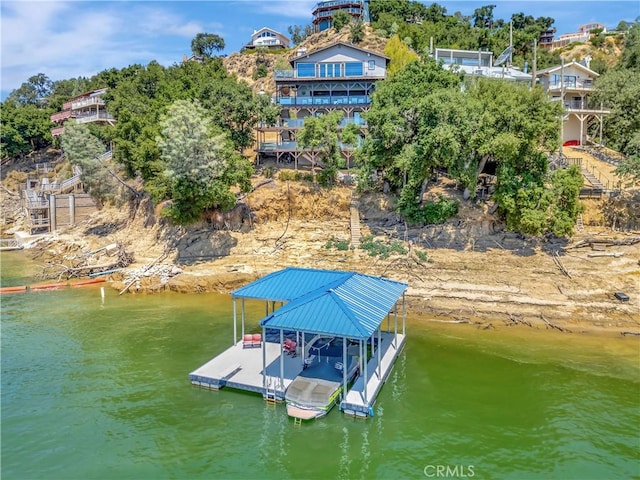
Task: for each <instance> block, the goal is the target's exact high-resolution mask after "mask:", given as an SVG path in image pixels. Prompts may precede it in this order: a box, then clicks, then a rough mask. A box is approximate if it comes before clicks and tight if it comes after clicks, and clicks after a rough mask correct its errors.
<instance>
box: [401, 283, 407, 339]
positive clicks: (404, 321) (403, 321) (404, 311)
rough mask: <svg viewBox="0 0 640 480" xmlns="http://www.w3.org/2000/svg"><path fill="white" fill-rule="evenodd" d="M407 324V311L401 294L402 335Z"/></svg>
mask: <svg viewBox="0 0 640 480" xmlns="http://www.w3.org/2000/svg"><path fill="white" fill-rule="evenodd" d="M406 323H407V309H406V304H405V296H404V293H403V294H402V335H406V333H405V331H404V329H405V327H406Z"/></svg>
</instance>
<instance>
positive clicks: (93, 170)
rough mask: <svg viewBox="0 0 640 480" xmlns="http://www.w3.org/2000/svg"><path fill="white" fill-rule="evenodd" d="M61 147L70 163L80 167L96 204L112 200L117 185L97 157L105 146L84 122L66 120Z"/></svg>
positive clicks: (83, 180)
mask: <svg viewBox="0 0 640 480" xmlns="http://www.w3.org/2000/svg"><path fill="white" fill-rule="evenodd" d="M62 148H63V150H64V152H65V154H66V156H67V159H68V160H69V162H71V164H72V165H77V166H78V167H80V169H81V171H82V173H81V175H80V178H81V180H82V183H84V185H85V187H86V188H87V189H88V192H89V194H90V195H91V197H92V198H93V199H95V200H96V202H97V203H98V204H104V203H106V202H107V201H110V200H114V199H115V198H116V196H117V192H118V185H117V182H116V180H115V178H114V175H113V174H112V173H111V172H110V171H109V168H108V167H107V166H106V165H104V163H103V162H101V161H100V160H99V159H98V157H99V156H100V155H101V154H103V153H104V152H105V146H104V144H102V142H100V140H98V139H97V138H96V137H95V136H93V135H92V134H91V132H90V131H89V128H88V127H87V125H86V124H79V123H76V122H75V121H73V120H70V121H68V122H67V123H66V124H65V127H64V133H63V134H62Z"/></svg>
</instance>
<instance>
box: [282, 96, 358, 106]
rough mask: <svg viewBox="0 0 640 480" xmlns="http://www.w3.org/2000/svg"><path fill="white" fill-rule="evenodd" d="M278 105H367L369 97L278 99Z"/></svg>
mask: <svg viewBox="0 0 640 480" xmlns="http://www.w3.org/2000/svg"><path fill="white" fill-rule="evenodd" d="M276 102H277V103H279V104H280V105H299V106H313V105H321V106H322V105H324V106H329V105H333V106H342V105H369V104H370V103H371V97H370V96H368V95H353V96H343V95H341V96H329V97H280V98H277V99H276Z"/></svg>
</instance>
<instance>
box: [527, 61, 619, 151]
mask: <svg viewBox="0 0 640 480" xmlns="http://www.w3.org/2000/svg"><path fill="white" fill-rule="evenodd" d="M597 77H598V74H597V73H596V72H594V71H593V70H591V69H589V68H587V67H586V66H584V65H582V64H581V63H578V62H575V61H573V62H571V63H569V64H568V65H559V66H556V67H551V68H547V69H544V70H541V71H539V72H538V74H537V75H536V78H537V79H539V82H540V84H541V85H542V87H543V88H544V89H545V91H546V92H547V93H548V95H549V98H550V100H551V101H558V102H562V105H563V106H564V108H565V115H564V121H563V124H562V143H563V145H567V146H569V145H584V144H585V142H586V140H587V132H588V131H595V130H597V131H598V133H599V137H600V143H602V120H603V118H604V115H606V114H608V113H610V112H609V111H608V110H605V109H604V108H603V106H602V105H595V104H594V103H593V102H592V101H591V99H590V95H591V93H592V92H593V82H594V80H595V79H596V78H597Z"/></svg>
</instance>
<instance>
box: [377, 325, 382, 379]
mask: <svg viewBox="0 0 640 480" xmlns="http://www.w3.org/2000/svg"><path fill="white" fill-rule="evenodd" d="M381 330H382V327H380V325H378V379H380V378H382V358H381V355H382V353H381V352H382V348H380V346H381V345H380V341H381V340H382V339H381V335H382V333H381Z"/></svg>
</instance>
